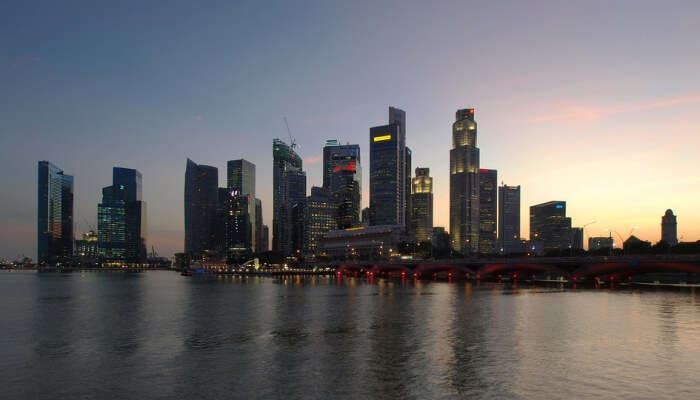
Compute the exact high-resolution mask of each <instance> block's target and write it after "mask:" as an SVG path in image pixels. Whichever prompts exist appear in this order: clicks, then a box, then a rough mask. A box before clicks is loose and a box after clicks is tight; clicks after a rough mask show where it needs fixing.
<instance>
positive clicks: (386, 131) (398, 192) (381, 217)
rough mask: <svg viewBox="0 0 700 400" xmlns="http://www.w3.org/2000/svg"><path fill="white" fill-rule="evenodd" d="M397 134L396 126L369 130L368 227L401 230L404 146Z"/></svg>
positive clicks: (403, 209)
mask: <svg viewBox="0 0 700 400" xmlns="http://www.w3.org/2000/svg"><path fill="white" fill-rule="evenodd" d="M390 110H394V109H393V108H392V109H390ZM401 132H402V127H401V125H398V124H389V125H383V126H375V127H373V128H370V130H369V148H370V160H369V207H370V212H369V219H370V223H369V224H370V225H403V226H405V222H406V221H405V217H406V209H405V208H406V200H405V192H406V184H405V179H404V177H405V166H404V160H405V156H406V150H405V147H406V146H405V142H404V139H403V137H402V133H401Z"/></svg>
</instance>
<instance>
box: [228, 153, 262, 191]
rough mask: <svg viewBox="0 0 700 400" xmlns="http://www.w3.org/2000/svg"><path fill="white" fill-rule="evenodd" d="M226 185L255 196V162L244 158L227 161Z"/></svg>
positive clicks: (231, 188)
mask: <svg viewBox="0 0 700 400" xmlns="http://www.w3.org/2000/svg"><path fill="white" fill-rule="evenodd" d="M226 187H227V188H228V189H229V190H236V191H238V193H239V194H249V195H250V196H251V197H253V198H254V197H255V164H253V163H252V162H250V161H246V160H244V159H239V160H230V161H229V162H227V163H226Z"/></svg>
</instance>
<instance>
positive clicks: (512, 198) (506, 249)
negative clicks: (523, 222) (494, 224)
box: [498, 185, 523, 254]
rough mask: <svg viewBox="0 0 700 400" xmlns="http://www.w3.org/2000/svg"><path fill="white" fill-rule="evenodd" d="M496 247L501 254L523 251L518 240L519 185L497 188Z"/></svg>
mask: <svg viewBox="0 0 700 400" xmlns="http://www.w3.org/2000/svg"><path fill="white" fill-rule="evenodd" d="M498 246H499V247H500V249H499V250H500V251H499V252H500V253H503V254H510V253H520V252H522V251H523V246H522V241H521V239H520V185H518V186H508V185H503V186H499V188H498Z"/></svg>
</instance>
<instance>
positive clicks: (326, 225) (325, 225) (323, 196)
mask: <svg viewBox="0 0 700 400" xmlns="http://www.w3.org/2000/svg"><path fill="white" fill-rule="evenodd" d="M336 216H337V208H336V205H335V203H334V201H333V198H332V196H331V194H330V192H329V191H328V190H326V189H324V188H320V187H316V186H314V187H312V188H311V196H309V197H307V199H306V208H305V215H304V252H305V253H310V254H320V253H321V251H322V246H321V242H322V239H323V236H324V235H325V234H326V232H328V231H332V230H334V229H337V228H336V227H337V221H336Z"/></svg>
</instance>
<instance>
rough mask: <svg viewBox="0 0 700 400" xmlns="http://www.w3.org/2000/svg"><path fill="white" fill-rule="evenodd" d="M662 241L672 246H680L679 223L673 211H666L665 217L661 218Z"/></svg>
mask: <svg viewBox="0 0 700 400" xmlns="http://www.w3.org/2000/svg"><path fill="white" fill-rule="evenodd" d="M661 240H663V241H664V242H666V243H668V244H669V245H671V246H675V245H677V244H678V223H677V222H676V216H675V215H673V211H672V210H671V209H668V210H666V213H665V214H664V216H663V217H661Z"/></svg>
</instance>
